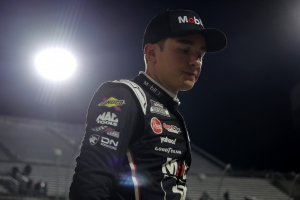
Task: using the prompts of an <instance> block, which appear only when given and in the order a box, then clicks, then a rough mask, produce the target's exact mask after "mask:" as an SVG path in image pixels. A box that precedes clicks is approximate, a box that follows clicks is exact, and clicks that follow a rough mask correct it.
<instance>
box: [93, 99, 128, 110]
mask: <svg viewBox="0 0 300 200" xmlns="http://www.w3.org/2000/svg"><path fill="white" fill-rule="evenodd" d="M124 104H125V100H119V99H116V98H115V97H109V98H108V99H106V100H105V101H103V102H100V103H99V104H98V106H106V107H109V108H110V107H115V106H122V105H124Z"/></svg>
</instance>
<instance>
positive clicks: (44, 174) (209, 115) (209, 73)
mask: <svg viewBox="0 0 300 200" xmlns="http://www.w3.org/2000/svg"><path fill="white" fill-rule="evenodd" d="M167 9H170V10H173V9H188V10H193V11H195V12H196V13H197V14H198V15H199V16H200V18H201V20H202V22H203V24H204V27H205V28H217V29H220V30H221V31H223V32H224V33H225V34H226V36H227V38H228V46H227V48H226V49H225V50H223V51H221V52H217V53H210V54H206V56H205V58H204V60H203V66H202V72H201V75H200V78H199V80H198V82H197V84H196V85H195V87H194V88H193V89H192V90H190V91H187V92H181V93H179V95H178V97H179V99H180V101H181V105H180V106H179V110H180V112H181V113H182V115H183V116H184V118H185V121H186V124H187V128H188V131H189V135H190V139H191V142H192V144H193V157H194V158H193V161H194V165H193V166H192V168H191V173H190V175H189V176H190V180H191V182H190V184H189V188H191V189H189V191H188V198H190V199H199V198H200V197H201V196H205V194H204V192H205V193H207V194H208V196H211V197H212V198H214V199H218V198H220V199H222V198H224V199H225V198H227V197H226V195H225V193H226V192H228V196H229V197H228V199H229V198H230V199H246V198H249V199H251V198H252V197H256V198H257V199H268V198H269V199H287V198H288V196H293V198H294V199H299V196H300V194H299V193H300V186H299V182H300V180H299V172H300V164H299V163H300V162H299V156H300V147H299V144H300V56H299V55H300V39H299V35H300V2H299V1H297V0H276V1H256V2H255V1H221V0H220V1H219V0H216V1H200V0H197V1H196V0H186V1H177V0H172V1H171V0H170V1H161V0H152V1H137V0H128V1H117V0H112V1H102V0H24V1H21V0H1V1H0V95H1V98H0V166H1V167H0V177H1V178H0V199H12V198H20V197H22V198H23V197H24V196H26V197H28V198H29V197H31V198H55V199H59V198H61V199H62V198H66V197H67V193H68V187H69V184H70V182H71V179H72V174H73V171H74V166H75V158H76V156H77V155H78V153H79V146H80V142H81V140H82V138H83V136H84V124H85V117H86V111H87V108H88V105H89V102H90V100H91V97H92V95H93V94H94V92H95V91H96V90H97V88H98V87H99V86H100V85H101V83H103V82H106V81H112V80H117V79H132V78H133V77H134V76H136V75H137V74H138V72H139V71H143V70H144V61H143V52H142V37H143V33H144V30H145V28H146V26H147V24H148V22H149V21H150V20H151V19H152V18H153V17H154V16H155V15H157V14H158V13H161V12H164V11H166V10H167ZM49 49H52V50H53V49H54V50H55V49H56V50H57V49H59V50H63V53H66V52H67V55H66V56H69V58H70V57H71V61H69V62H70V63H71V64H73V65H71V67H70V68H66V70H67V69H70V70H71V71H70V75H69V76H68V77H67V78H65V79H60V78H58V77H53V76H52V77H46V75H47V73H46V74H45V73H44V74H43V73H41V71H40V69H41V68H38V66H37V59H38V58H40V57H42V56H41V53H44V54H43V55H49V52H48V54H45V50H49ZM52 53H53V52H52ZM55 53H56V54H57V52H54V54H55ZM60 53H62V52H60ZM51 55H52V56H55V55H53V54H51ZM38 56H40V57H38ZM52 58H53V57H52ZM45 62H46V65H47V63H49V62H50V63H51V62H52V60H51V57H50V60H46V61H45ZM65 66H66V65H62V66H60V67H62V68H64V67H65ZM48 74H49V73H48ZM51 78H52V79H51ZM53 78H54V80H53ZM229 163H230V165H229ZM246 183H249V184H250V185H243V184H246ZM263 184H265V185H263ZM237 185H240V186H241V187H242V186H243V188H238V187H237ZM262 187H263V188H269V190H268V189H265V190H266V191H267V192H265V193H266V194H265V195H264V196H260V195H263V194H262V193H260V192H259V189H260V188H262ZM245 188H246V189H245ZM272 195H275V196H272ZM276 195H277V196H276ZM203 198H205V197H203Z"/></svg>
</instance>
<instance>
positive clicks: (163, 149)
mask: <svg viewBox="0 0 300 200" xmlns="http://www.w3.org/2000/svg"><path fill="white" fill-rule="evenodd" d="M154 150H155V151H160V152H165V153H168V154H169V153H174V154H181V151H180V150H176V149H173V148H172V147H167V148H164V147H155V148H154Z"/></svg>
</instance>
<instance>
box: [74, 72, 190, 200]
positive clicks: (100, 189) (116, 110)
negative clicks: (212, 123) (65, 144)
mask: <svg viewBox="0 0 300 200" xmlns="http://www.w3.org/2000/svg"><path fill="white" fill-rule="evenodd" d="M148 77H149V76H147V75H145V73H140V74H139V75H138V76H137V77H135V78H134V79H133V80H132V81H129V80H120V81H114V82H107V83H104V84H102V85H101V86H100V88H99V89H98V90H97V92H96V93H95V94H94V96H93V98H92V100H91V103H90V105H89V109H88V114H87V121H86V130H85V137H84V140H83V142H82V146H81V152H80V155H79V156H78V157H77V159H76V161H77V166H76V168H75V174H74V176H73V182H72V184H71V187H70V193H69V196H70V199H71V200H83V199H87V200H100V199H101V200H102V199H112V200H140V199H141V200H147V199H149V200H170V199H172V200H184V199H185V198H186V190H187V189H186V174H187V171H188V169H189V167H190V165H191V151H190V143H189V136H188V133H187V130H186V128H185V123H184V120H183V118H182V116H181V115H180V113H179V112H178V110H177V107H178V104H179V101H178V99H177V98H172V97H171V96H170V95H169V94H168V93H167V92H165V91H164V90H163V89H162V88H160V87H159V86H158V85H157V84H155V83H154V82H155V81H154V82H153V79H151V78H150V79H151V80H152V81H151V80H150V79H149V78H148ZM176 99H177V100H176Z"/></svg>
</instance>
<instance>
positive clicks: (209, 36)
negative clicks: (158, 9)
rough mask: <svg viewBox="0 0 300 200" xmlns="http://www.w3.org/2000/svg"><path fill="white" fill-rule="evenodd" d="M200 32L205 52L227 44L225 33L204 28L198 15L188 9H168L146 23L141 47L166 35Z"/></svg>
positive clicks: (175, 35) (217, 49) (177, 35)
mask: <svg viewBox="0 0 300 200" xmlns="http://www.w3.org/2000/svg"><path fill="white" fill-rule="evenodd" d="M196 33H200V34H202V35H203V36H204V38H205V41H206V48H207V52H216V51H221V50H222V49H224V48H225V47H226V45H227V39H226V36H225V34H224V33H223V32H222V31H220V30H218V29H213V28H204V26H203V24H202V21H201V19H200V17H199V16H198V15H197V14H196V13H195V12H193V11H190V10H168V11H166V12H164V13H162V14H159V15H157V16H155V17H154V18H153V19H152V20H151V21H150V22H149V24H148V26H147V28H146V30H145V33H144V37H143V49H144V47H145V45H146V44H147V43H152V44H154V43H156V42H158V41H160V40H162V39H165V38H168V37H180V36H186V35H193V34H196Z"/></svg>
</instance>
